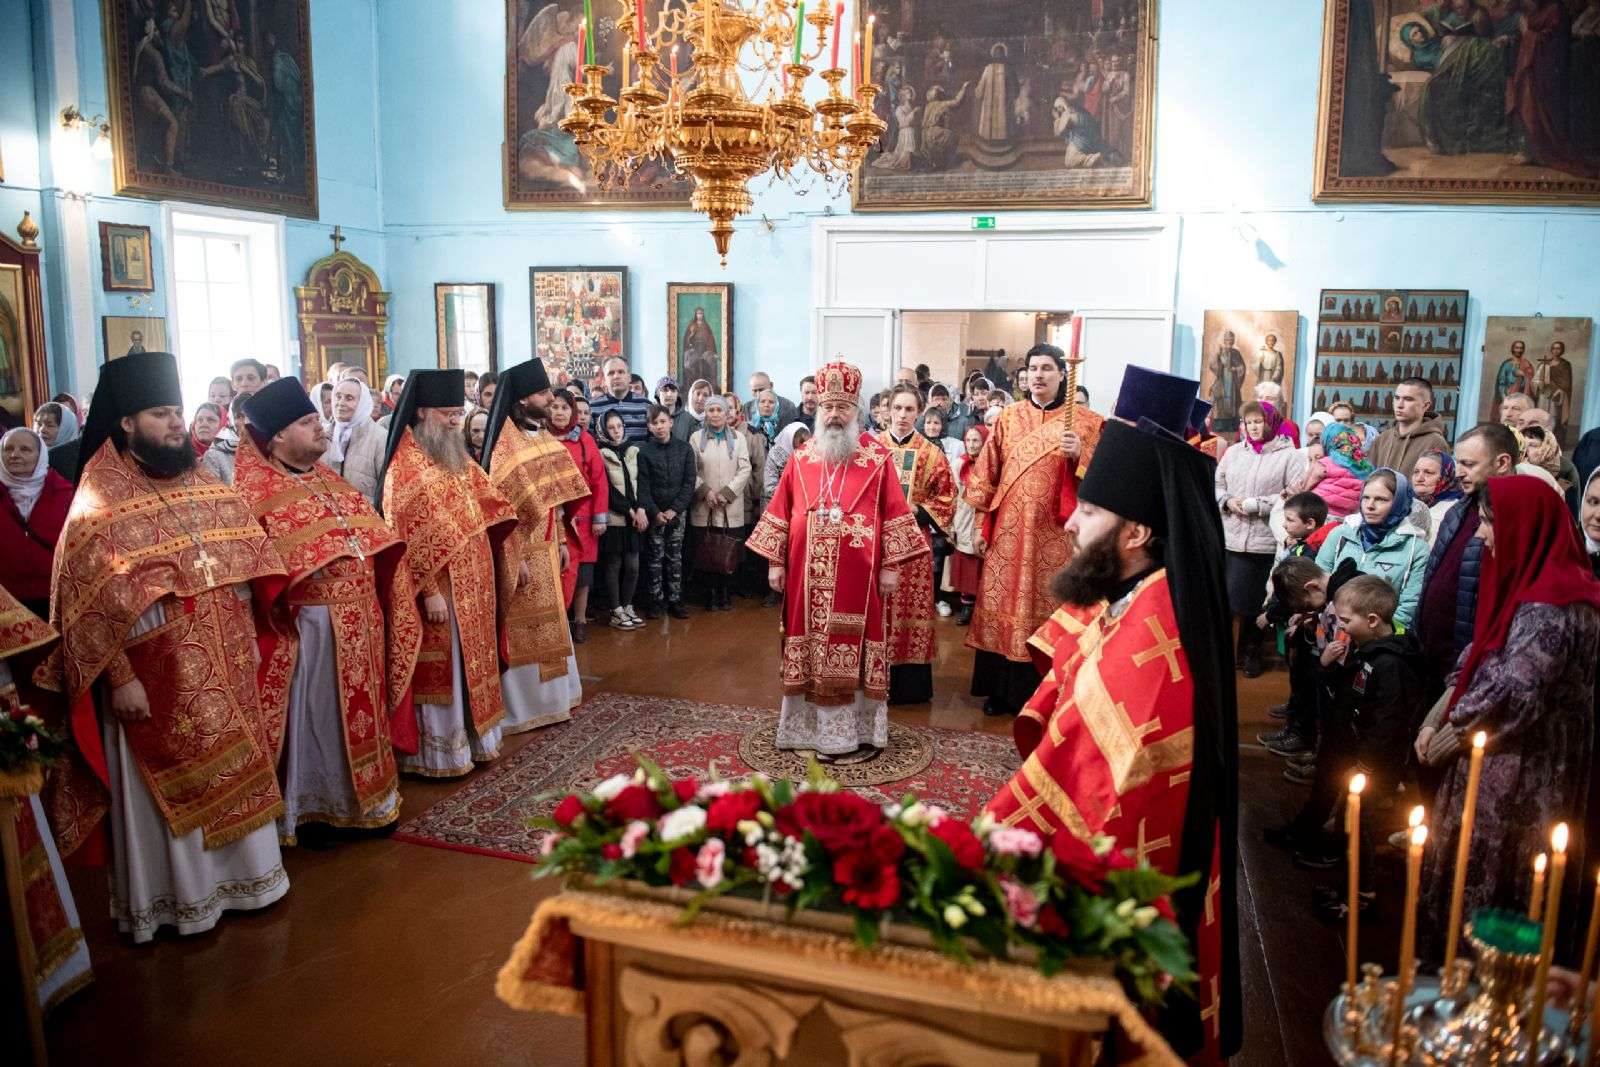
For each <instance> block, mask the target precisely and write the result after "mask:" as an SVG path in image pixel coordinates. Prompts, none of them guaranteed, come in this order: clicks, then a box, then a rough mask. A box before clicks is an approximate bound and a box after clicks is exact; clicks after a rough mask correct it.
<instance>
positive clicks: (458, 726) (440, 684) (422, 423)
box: [383, 370, 517, 778]
mask: <svg viewBox="0 0 1600 1067" xmlns="http://www.w3.org/2000/svg"><path fill="white" fill-rule="evenodd" d="M466 396H467V393H466V378H465V375H464V374H463V372H462V371H459V370H423V371H413V372H412V373H411V376H410V377H409V378H407V379H406V385H405V390H404V391H403V392H402V393H401V394H400V403H399V404H398V405H397V406H396V407H395V410H394V415H393V417H392V418H391V419H390V421H389V448H388V453H387V456H386V458H385V461H384V476H383V513H384V516H385V517H386V518H387V519H388V520H389V525H390V526H392V527H394V530H395V532H396V533H398V534H399V535H400V537H401V538H402V539H403V540H404V541H405V542H406V564H407V566H408V567H409V568H410V570H411V581H412V585H413V586H414V587H415V588H416V590H417V594H418V596H420V597H421V600H422V617H423V625H422V651H421V652H420V653H419V654H418V656H417V670H416V673H415V675H414V676H413V678H412V697H413V701H414V703H415V705H416V720H415V721H416V724H417V725H416V731H417V734H418V737H419V741H418V746H419V747H418V748H417V750H416V752H415V754H413V755H406V756H403V757H402V758H401V760H400V770H402V771H404V772H407V773H410V774H420V775H423V776H425V777H429V778H456V777H459V776H461V775H463V774H466V773H467V772H468V771H470V770H472V765H473V763H474V762H478V763H486V762H488V761H489V760H492V759H495V758H497V757H498V756H499V755H500V720H501V719H502V718H504V717H505V706H504V703H503V701H502V698H501V691H500V652H499V647H498V646H499V640H498V631H497V629H496V625H495V620H496V612H497V606H496V593H495V572H494V561H495V555H496V554H497V553H498V552H499V550H500V545H501V544H502V542H504V541H505V539H506V538H507V537H509V536H510V535H511V532H512V530H514V529H515V528H516V523H517V516H516V512H514V511H513V510H512V509H511V505H510V504H508V503H507V502H506V498H505V497H503V496H501V495H500V493H499V491H498V490H497V489H495V487H494V486H493V484H491V483H490V481H489V476H488V475H487V474H485V473H484V471H483V468H481V467H479V466H478V465H477V464H476V463H473V462H472V459H471V457H469V456H468V455H467V443H466V439H465V438H464V437H462V436H461V415H462V405H463V404H465V403H466ZM410 732H411V728H410V727H409V726H407V727H406V728H405V733H410ZM395 734H396V736H397V737H403V736H404V734H403V733H402V731H401V729H400V728H399V727H398V726H397V727H396V728H395Z"/></svg>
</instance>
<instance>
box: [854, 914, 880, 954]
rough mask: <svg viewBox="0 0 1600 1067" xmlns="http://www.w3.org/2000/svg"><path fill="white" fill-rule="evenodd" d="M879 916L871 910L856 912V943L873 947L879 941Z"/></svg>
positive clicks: (865, 946)
mask: <svg viewBox="0 0 1600 1067" xmlns="http://www.w3.org/2000/svg"><path fill="white" fill-rule="evenodd" d="M878 933H879V927H878V917H877V916H876V915H874V914H872V913H870V912H865V911H860V910H857V912H856V943H857V944H859V945H860V946H861V947H862V948H871V947H872V946H873V945H876V944H877V943H878Z"/></svg>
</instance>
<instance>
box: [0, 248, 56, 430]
mask: <svg viewBox="0 0 1600 1067" xmlns="http://www.w3.org/2000/svg"><path fill="white" fill-rule="evenodd" d="M49 395H50V393H49V374H48V371H47V368H46V361H45V346H44V303H43V298H42V291H41V287H40V285H39V250H38V247H37V246H28V245H19V244H17V243H16V242H15V241H13V240H12V239H11V238H10V237H8V236H6V235H5V234H3V233H0V421H4V422H6V424H7V425H11V426H21V425H23V424H24V423H26V422H27V421H28V416H29V414H31V413H32V412H33V410H34V409H35V408H37V407H38V406H39V405H40V404H42V403H44V401H45V399H46V398H47V397H49Z"/></svg>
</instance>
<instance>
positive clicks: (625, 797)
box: [606, 785, 661, 822]
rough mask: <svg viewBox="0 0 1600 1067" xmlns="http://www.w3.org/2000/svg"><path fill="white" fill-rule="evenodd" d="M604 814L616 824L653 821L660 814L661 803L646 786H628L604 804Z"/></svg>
mask: <svg viewBox="0 0 1600 1067" xmlns="http://www.w3.org/2000/svg"><path fill="white" fill-rule="evenodd" d="M606 814H607V815H609V816H610V817H611V818H613V819H615V820H617V821H618V822H632V821H633V820H634V819H654V818H655V817H656V816H657V815H660V814H661V802H660V801H658V800H656V795H655V794H654V793H652V792H651V791H650V789H649V788H648V787H647V786H642V785H630V786H628V787H627V788H625V789H624V790H623V791H622V792H620V793H618V794H617V795H616V796H614V797H612V798H611V800H610V801H609V802H608V803H607V804H606Z"/></svg>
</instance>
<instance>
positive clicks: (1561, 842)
mask: <svg viewBox="0 0 1600 1067" xmlns="http://www.w3.org/2000/svg"><path fill="white" fill-rule="evenodd" d="M1566 871H1567V824H1566V823H1564V822H1562V823H1556V828H1555V831H1554V832H1553V833H1551V835H1550V879H1549V882H1550V885H1549V887H1548V888H1547V890H1546V898H1545V902H1544V937H1543V939H1542V940H1541V941H1540V942H1539V969H1538V970H1537V971H1535V972H1534V974H1533V1007H1531V1008H1529V1009H1528V1049H1529V1050H1530V1051H1536V1050H1537V1049H1538V1048H1539V1031H1541V1030H1542V1029H1544V994H1545V988H1544V987H1545V983H1546V982H1548V981H1549V980H1550V960H1551V958H1552V957H1553V956H1554V955H1555V951H1556V923H1557V922H1558V921H1560V918H1561V876H1562V875H1564V874H1565V873H1566ZM1529 1059H1530V1061H1537V1060H1538V1059H1539V1056H1538V1055H1537V1054H1535V1055H1532V1056H1530V1057H1529Z"/></svg>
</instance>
